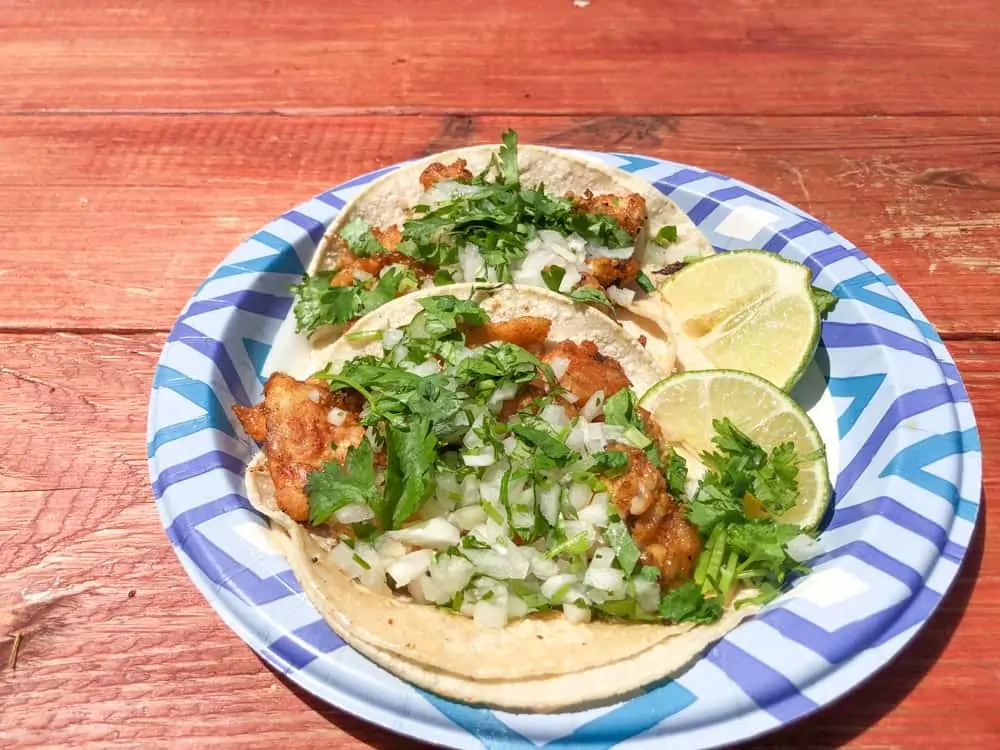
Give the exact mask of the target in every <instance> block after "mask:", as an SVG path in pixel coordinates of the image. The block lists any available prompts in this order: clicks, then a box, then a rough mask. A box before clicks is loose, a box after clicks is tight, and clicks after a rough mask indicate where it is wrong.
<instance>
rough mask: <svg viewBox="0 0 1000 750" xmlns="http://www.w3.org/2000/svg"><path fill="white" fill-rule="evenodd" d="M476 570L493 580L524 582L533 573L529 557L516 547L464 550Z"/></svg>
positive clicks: (463, 552)
mask: <svg viewBox="0 0 1000 750" xmlns="http://www.w3.org/2000/svg"><path fill="white" fill-rule="evenodd" d="M462 554H463V555H465V556H466V557H467V558H469V562H471V563H472V564H473V565H474V566H475V568H476V570H478V571H479V572H481V573H484V574H485V575H488V576H490V577H492V578H498V579H517V580H524V579H525V578H527V577H528V573H530V572H531V563H530V562H529V561H528V558H527V556H525V555H524V554H522V553H521V551H520V550H519V549H518V548H517V547H515V546H514V545H509V546H499V545H498V546H496V547H493V548H491V549H462Z"/></svg>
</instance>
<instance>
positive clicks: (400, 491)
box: [376, 419, 437, 529]
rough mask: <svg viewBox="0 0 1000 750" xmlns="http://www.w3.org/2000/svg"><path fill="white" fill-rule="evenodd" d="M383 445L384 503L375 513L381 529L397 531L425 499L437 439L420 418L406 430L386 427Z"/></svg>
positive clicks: (434, 457) (428, 489)
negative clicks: (380, 522) (384, 463)
mask: <svg viewBox="0 0 1000 750" xmlns="http://www.w3.org/2000/svg"><path fill="white" fill-rule="evenodd" d="M385 444H386V449H387V451H386V453H387V455H386V470H385V502H384V505H383V506H382V507H381V508H380V509H378V510H376V514H377V515H378V516H379V520H380V521H382V524H383V528H385V529H398V528H399V527H400V526H401V525H402V524H403V522H404V521H405V520H406V519H408V518H409V517H410V516H412V515H413V514H414V513H416V512H417V510H419V508H420V506H421V505H423V503H424V501H425V500H426V499H427V495H428V493H429V491H430V488H431V486H432V479H433V469H434V463H435V461H436V459H437V438H436V437H434V434H433V431H432V429H431V424H430V422H429V421H428V420H426V419H420V420H416V421H414V422H412V423H411V424H410V426H409V429H406V430H400V429H395V428H391V427H390V428H387V429H386V432H385Z"/></svg>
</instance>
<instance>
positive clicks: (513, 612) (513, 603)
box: [507, 594, 528, 620]
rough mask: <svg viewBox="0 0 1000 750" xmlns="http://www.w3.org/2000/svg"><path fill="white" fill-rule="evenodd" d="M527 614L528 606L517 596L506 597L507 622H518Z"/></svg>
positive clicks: (509, 595)
mask: <svg viewBox="0 0 1000 750" xmlns="http://www.w3.org/2000/svg"><path fill="white" fill-rule="evenodd" d="M526 614H528V605H527V604H525V602H524V599H522V598H521V597H519V596H514V595H513V594H508V595H507V619H508V620H519V619H520V618H522V617H524V616H525V615H526Z"/></svg>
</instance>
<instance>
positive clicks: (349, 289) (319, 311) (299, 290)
mask: <svg viewBox="0 0 1000 750" xmlns="http://www.w3.org/2000/svg"><path fill="white" fill-rule="evenodd" d="M335 275H336V272H335V271H319V272H318V273H316V274H314V275H312V276H304V277H303V278H302V280H301V281H300V282H299V283H298V284H296V285H294V286H293V287H292V288H291V289H292V294H293V295H294V296H295V308H294V311H295V331H296V333H304V334H306V335H307V336H309V335H312V334H313V333H315V332H316V330H317V329H318V328H319V327H320V326H324V325H341V324H344V323H347V322H349V321H351V320H354V319H355V318H357V317H360V316H361V315H364V314H366V313H369V312H371V311H372V310H375V309H376V308H379V307H381V306H382V305H384V304H385V303H386V302H389V301H390V300H393V299H395V298H396V297H397V296H399V295H400V294H402V293H404V292H407V291H409V290H411V289H415V288H416V287H417V277H416V276H415V275H414V273H413V271H411V270H410V269H408V268H406V267H405V266H401V265H393V266H389V267H388V268H386V269H385V271H383V273H382V275H381V277H379V278H378V279H377V280H368V281H355V282H354V284H353V285H351V286H330V281H331V279H332V278H333V277H334V276H335Z"/></svg>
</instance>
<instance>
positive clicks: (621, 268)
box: [580, 258, 639, 289]
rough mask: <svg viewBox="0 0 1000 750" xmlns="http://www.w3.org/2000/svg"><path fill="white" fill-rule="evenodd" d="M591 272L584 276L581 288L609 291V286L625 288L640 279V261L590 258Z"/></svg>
mask: <svg viewBox="0 0 1000 750" xmlns="http://www.w3.org/2000/svg"><path fill="white" fill-rule="evenodd" d="M587 268H588V269H590V270H589V271H587V272H585V273H583V274H582V276H583V278H582V279H581V281H580V286H589V287H593V288H595V289H597V288H600V289H607V288H608V287H609V286H618V287H621V288H622V289H624V288H625V287H627V286H629V285H631V284H634V283H635V280H636V279H637V278H638V277H639V261H637V260H635V259H634V258H590V259H588V260H587Z"/></svg>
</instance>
